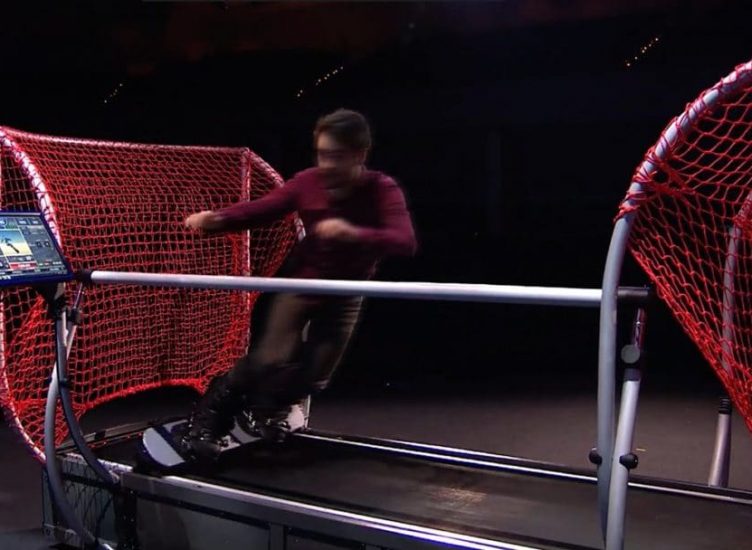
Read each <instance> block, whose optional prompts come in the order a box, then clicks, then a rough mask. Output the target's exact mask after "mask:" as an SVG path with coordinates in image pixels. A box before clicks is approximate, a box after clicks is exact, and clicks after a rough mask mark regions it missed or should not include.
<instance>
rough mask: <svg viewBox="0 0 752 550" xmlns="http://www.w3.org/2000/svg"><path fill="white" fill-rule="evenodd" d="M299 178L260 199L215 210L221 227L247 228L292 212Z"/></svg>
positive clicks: (294, 206)
mask: <svg viewBox="0 0 752 550" xmlns="http://www.w3.org/2000/svg"><path fill="white" fill-rule="evenodd" d="M300 183H301V182H300V180H299V179H298V178H293V179H291V180H290V181H289V182H287V183H286V184H285V185H283V186H282V187H277V188H276V189H274V190H272V191H271V192H269V193H267V194H266V195H264V196H263V197H261V198H260V199H256V200H252V201H242V202H238V203H235V204H233V205H231V206H228V207H226V208H222V209H221V210H217V212H216V213H217V214H218V215H219V219H220V224H221V227H222V229H224V230H228V229H235V230H238V229H249V228H251V227H254V226H256V225H260V224H264V223H267V222H271V221H275V220H278V219H280V218H282V217H283V216H285V215H287V214H290V213H292V212H294V211H295V210H296V209H297V205H298V192H299V188H300Z"/></svg>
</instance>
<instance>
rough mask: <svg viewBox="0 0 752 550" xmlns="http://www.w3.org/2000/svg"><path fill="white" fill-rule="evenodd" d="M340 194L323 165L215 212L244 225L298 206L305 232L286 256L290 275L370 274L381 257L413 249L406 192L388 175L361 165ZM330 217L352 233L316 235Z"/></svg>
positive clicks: (232, 225)
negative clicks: (358, 175) (352, 182)
mask: <svg viewBox="0 0 752 550" xmlns="http://www.w3.org/2000/svg"><path fill="white" fill-rule="evenodd" d="M340 191H341V190H340ZM338 194H340V193H338V191H337V190H336V189H329V188H328V187H327V181H326V178H325V177H324V176H323V174H322V172H321V170H319V169H318V168H310V169H308V170H305V171H303V172H300V173H298V174H296V175H295V176H294V177H293V178H292V179H291V180H290V181H289V182H287V184H285V185H284V186H282V187H279V188H277V189H275V190H273V191H272V192H270V193H268V194H267V195H265V196H264V197H262V198H260V199H257V200H253V201H246V202H240V203H237V204H234V205H232V206H229V207H227V208H224V209H222V210H220V211H219V212H218V213H219V215H220V219H221V220H222V221H221V223H222V227H223V228H224V229H247V228H251V227H253V226H256V225H258V224H262V223H265V222H270V221H273V220H276V219H279V218H281V217H282V216H285V215H287V214H290V213H292V212H295V211H297V212H298V215H299V216H300V218H301V220H302V222H303V225H304V226H305V228H306V232H307V235H306V237H305V238H304V239H303V240H302V241H301V242H299V243H298V244H297V245H296V247H295V249H294V250H293V252H292V253H291V255H290V258H289V261H288V264H287V269H288V270H289V273H286V274H289V276H292V277H302V278H324V279H368V278H370V277H372V276H373V274H374V272H375V269H376V266H377V264H378V262H379V260H381V259H382V258H383V257H385V256H391V255H412V254H413V253H414V252H415V249H416V240H415V231H414V229H413V224H412V221H411V219H410V214H409V212H408V210H407V205H406V204H405V197H404V195H403V194H402V191H401V190H400V188H399V186H398V185H397V183H396V182H395V181H394V180H393V179H392V178H390V177H389V176H387V175H385V174H383V173H381V172H376V171H372V170H365V171H364V172H363V173H362V174H361V178H360V180H359V182H358V183H357V184H355V185H354V186H353V187H352V188H349V190H348V192H347V193H346V194H345V195H344V196H342V197H338ZM329 218H342V219H345V220H347V221H348V222H350V223H351V224H353V225H354V226H356V227H357V228H358V229H357V236H356V238H355V239H353V240H352V241H342V240H338V239H322V238H320V237H318V236H317V235H316V234H315V231H314V229H315V227H316V224H317V223H318V222H320V221H322V220H325V219H329Z"/></svg>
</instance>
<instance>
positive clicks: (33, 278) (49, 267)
mask: <svg viewBox="0 0 752 550" xmlns="http://www.w3.org/2000/svg"><path fill="white" fill-rule="evenodd" d="M70 278H72V273H71V270H70V266H69V265H68V263H67V262H66V261H65V259H64V258H63V255H62V253H61V252H60V249H59V248H58V246H57V242H56V241H55V237H53V236H52V233H51V232H50V229H49V227H48V226H47V224H46V222H45V220H44V217H43V216H42V214H41V213H38V212H34V213H31V212H29V213H23V212H0V285H2V286H7V285H11V284H15V283H29V282H31V283H33V282H37V281H38V282H44V281H53V280H54V281H64V280H67V279H70Z"/></svg>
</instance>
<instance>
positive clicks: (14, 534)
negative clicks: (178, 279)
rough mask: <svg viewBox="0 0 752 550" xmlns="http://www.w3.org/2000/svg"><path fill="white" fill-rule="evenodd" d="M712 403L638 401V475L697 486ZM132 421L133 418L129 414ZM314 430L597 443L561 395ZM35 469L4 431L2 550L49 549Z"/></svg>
mask: <svg viewBox="0 0 752 550" xmlns="http://www.w3.org/2000/svg"><path fill="white" fill-rule="evenodd" d="M189 400H190V394H188V393H187V392H183V391H175V390H172V391H168V392H163V393H162V394H161V395H160V396H159V398H158V399H157V398H155V396H154V394H152V395H150V396H149V398H148V399H147V398H141V399H140V400H139V401H138V402H137V403H136V404H135V405H137V406H134V403H133V402H132V401H131V402H129V403H125V404H123V403H120V404H111V405H110V406H108V407H105V408H102V409H101V410H100V411H98V412H97V413H96V414H95V415H92V416H91V417H89V418H87V419H85V424H86V425H87V426H88V427H89V428H92V427H95V426H100V425H102V424H105V425H116V424H119V423H123V422H127V421H131V420H135V419H137V418H138V417H140V416H147V417H148V416H157V415H160V414H169V413H170V412H179V411H181V410H184V409H185V407H186V405H187V403H188V401H189ZM715 408H716V400H715V398H714V397H713V396H711V395H688V394H673V395H668V396H667V395H665V394H664V393H661V394H658V393H654V394H651V393H650V392H648V393H646V394H645V395H643V396H642V398H641V403H640V408H639V411H640V413H639V414H640V415H639V418H638V425H637V433H636V437H635V446H636V448H637V452H638V455H639V456H640V466H639V469H638V472H639V473H640V474H642V475H648V476H656V477H661V478H669V479H678V480H686V481H693V482H701V483H702V482H705V481H706V478H707V472H708V468H709V465H710V458H711V450H712V445H713V440H714V432H715V422H716V416H715ZM134 411H137V412H135V413H134ZM312 415H313V416H312V425H313V426H314V427H316V428H318V429H322V430H327V431H336V432H341V433H348V434H358V435H368V436H377V437H388V438H394V439H407V440H414V441H421V442H429V443H435V444H442V445H449V446H456V447H465V448H471V449H476V450H483V451H490V452H498V453H501V454H509V455H516V456H522V457H526V458H532V459H537V460H545V461H549V462H556V463H561V464H565V465H572V466H579V467H589V465H588V462H587V458H586V457H587V452H588V450H589V449H590V447H591V446H592V445H593V442H594V440H595V399H594V397H593V396H591V395H585V394H582V393H579V392H575V391H570V390H562V391H559V392H556V391H547V392H545V393H540V392H538V393H536V392H520V393H517V394H515V395H514V396H511V397H510V396H509V395H503V396H501V395H499V396H494V395H493V394H492V393H490V392H485V393H484V394H483V395H482V396H471V395H464V396H459V395H457V396H454V397H451V398H446V397H442V398H436V397H434V398H429V397H410V396H405V395H403V396H399V397H380V398H375V397H369V398H358V399H354V398H350V399H344V398H341V397H334V396H329V397H327V398H322V399H320V400H319V401H318V402H316V403H315V404H314V407H313V410H312ZM750 460H752V441H751V440H750V437H749V433H748V431H747V429H746V427H745V426H744V425H743V423H742V422H741V421H739V420H738V419H736V422H735V423H734V440H733V451H732V471H731V485H732V486H733V487H737V488H743V489H752V469H749V468H747V467H746V465H747V464H749V463H750ZM40 522H41V482H40V476H39V466H38V465H37V463H36V462H35V461H34V460H33V459H32V458H31V455H30V454H29V453H28V452H27V451H25V450H24V449H23V448H22V446H21V445H20V443H19V441H17V440H16V438H15V437H13V436H12V434H11V433H10V432H9V430H8V429H7V428H6V427H4V426H3V427H2V428H0V549H6V548H7V549H33V550H37V549H41V548H47V547H48V546H47V544H46V543H45V539H44V538H43V537H42V535H41V532H40Z"/></svg>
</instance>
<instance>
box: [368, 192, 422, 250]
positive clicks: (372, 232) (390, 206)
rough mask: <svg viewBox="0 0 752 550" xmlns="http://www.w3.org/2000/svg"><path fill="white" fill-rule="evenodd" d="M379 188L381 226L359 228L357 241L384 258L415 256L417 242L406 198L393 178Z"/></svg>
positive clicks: (378, 204)
mask: <svg viewBox="0 0 752 550" xmlns="http://www.w3.org/2000/svg"><path fill="white" fill-rule="evenodd" d="M380 185H381V190H380V192H379V194H378V201H377V208H378V212H379V218H380V226H379V227H360V228H358V241H359V242H360V243H361V244H363V245H364V246H368V247H372V248H373V249H375V250H377V251H379V252H380V253H382V254H385V255H396V256H412V255H413V254H415V251H416V249H417V241H416V238H415V230H414V228H413V222H412V219H411V218H410V212H409V211H408V210H407V203H406V202H405V196H404V194H403V193H402V190H401V189H400V188H399V186H398V185H397V183H396V182H395V181H394V180H392V179H391V178H384V180H382V182H380Z"/></svg>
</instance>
